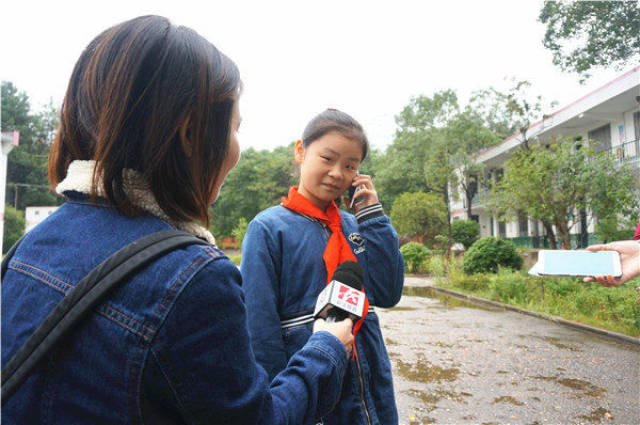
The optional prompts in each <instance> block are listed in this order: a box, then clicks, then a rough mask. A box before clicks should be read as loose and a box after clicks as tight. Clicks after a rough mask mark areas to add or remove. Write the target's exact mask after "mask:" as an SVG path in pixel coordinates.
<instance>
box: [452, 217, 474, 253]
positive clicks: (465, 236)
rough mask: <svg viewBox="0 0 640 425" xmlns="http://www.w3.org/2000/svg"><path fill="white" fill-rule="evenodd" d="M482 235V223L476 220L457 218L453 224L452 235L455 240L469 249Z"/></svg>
mask: <svg viewBox="0 0 640 425" xmlns="http://www.w3.org/2000/svg"><path fill="white" fill-rule="evenodd" d="M479 235H480V225H479V224H478V222H477V221H474V220H456V221H454V222H453V223H452V224H451V237H452V238H453V241H454V242H457V243H461V244H462V245H464V249H469V247H470V246H471V245H473V243H474V242H475V241H476V240H477V239H478V236H479Z"/></svg>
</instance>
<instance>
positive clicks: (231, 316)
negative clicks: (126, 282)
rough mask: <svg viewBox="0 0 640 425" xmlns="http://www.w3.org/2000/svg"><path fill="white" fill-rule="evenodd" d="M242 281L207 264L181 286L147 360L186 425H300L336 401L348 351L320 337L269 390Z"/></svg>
mask: <svg viewBox="0 0 640 425" xmlns="http://www.w3.org/2000/svg"><path fill="white" fill-rule="evenodd" d="M240 279H241V277H240V273H239V271H238V269H237V268H236V267H235V265H233V263H231V262H230V261H229V260H228V259H226V258H224V257H222V258H218V259H216V260H213V261H212V262H210V263H209V264H207V265H206V266H205V267H203V269H202V270H200V271H199V272H198V273H197V274H196V275H195V276H194V278H193V279H192V281H191V282H189V284H188V285H187V286H186V287H185V289H184V290H183V292H182V293H181V294H180V296H179V297H178V299H177V300H176V302H175V304H174V306H173V308H172V310H171V311H170V313H169V314H168V316H167V317H166V319H165V322H164V323H163V325H162V327H161V329H160V330H159V331H158V333H157V335H156V337H155V338H154V341H153V344H152V353H151V354H152V357H153V358H154V360H155V362H156V365H157V368H158V369H160V371H161V373H160V374H156V375H154V376H161V377H162V381H163V382H156V383H150V385H154V384H155V385H165V386H168V387H169V388H170V392H171V393H172V394H173V400H174V402H175V404H176V407H177V409H178V411H179V412H180V416H182V419H183V420H184V421H185V422H187V423H224V424H258V423H260V424H291V425H293V424H302V423H306V422H308V421H311V420H314V419H315V418H317V417H318V416H320V415H323V414H325V413H326V412H327V411H328V410H330V409H331V408H332V407H333V406H334V404H335V403H336V402H337V400H338V397H339V395H340V388H341V384H340V383H341V382H342V380H343V378H344V372H345V368H346V364H347V355H346V350H345V349H344V347H343V346H342V344H341V343H340V341H339V340H338V339H337V338H336V337H334V336H333V335H331V334H328V333H326V332H318V333H317V334H314V335H313V336H312V337H311V338H310V339H309V341H308V343H307V344H306V345H305V346H304V348H302V349H301V350H300V351H298V353H296V354H295V355H294V356H293V357H292V358H291V360H290V361H289V364H288V365H287V367H286V368H285V369H284V370H283V371H282V372H281V373H280V374H279V375H278V376H277V377H276V378H275V380H274V381H273V382H272V383H271V384H270V383H269V379H268V377H267V373H266V372H265V370H264V369H263V368H262V367H261V366H259V365H258V364H257V363H256V359H255V357H254V354H253V351H252V349H251V343H250V338H249V332H248V330H247V316H246V311H245V305H244V301H243V293H242V288H241V287H240V282H241V280H240Z"/></svg>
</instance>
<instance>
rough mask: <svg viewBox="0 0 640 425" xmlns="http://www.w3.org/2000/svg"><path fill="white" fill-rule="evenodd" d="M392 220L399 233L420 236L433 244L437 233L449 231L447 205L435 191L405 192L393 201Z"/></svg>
mask: <svg viewBox="0 0 640 425" xmlns="http://www.w3.org/2000/svg"><path fill="white" fill-rule="evenodd" d="M391 222H392V223H393V226H394V227H395V229H396V230H397V232H398V233H399V234H401V235H404V236H409V237H415V236H420V237H423V240H424V242H425V243H429V244H432V243H433V240H434V238H435V236H436V235H440V234H443V233H446V231H447V214H446V206H445V205H444V203H443V202H442V198H441V197H440V196H437V195H435V194H433V193H424V192H415V193H404V194H402V195H400V196H399V197H398V198H397V199H396V201H395V202H394V203H393V208H392V209H391Z"/></svg>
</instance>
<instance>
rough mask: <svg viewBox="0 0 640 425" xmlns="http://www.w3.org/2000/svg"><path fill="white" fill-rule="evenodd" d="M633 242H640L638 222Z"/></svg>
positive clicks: (639, 223) (639, 224)
mask: <svg viewBox="0 0 640 425" xmlns="http://www.w3.org/2000/svg"><path fill="white" fill-rule="evenodd" d="M633 240H636V241H640V221H638V228H637V229H636V234H635V235H634V236H633Z"/></svg>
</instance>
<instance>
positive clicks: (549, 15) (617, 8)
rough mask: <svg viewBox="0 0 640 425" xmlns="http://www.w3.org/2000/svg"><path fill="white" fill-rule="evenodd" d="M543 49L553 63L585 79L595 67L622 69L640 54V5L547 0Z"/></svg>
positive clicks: (631, 2) (629, 2) (543, 17)
mask: <svg viewBox="0 0 640 425" xmlns="http://www.w3.org/2000/svg"><path fill="white" fill-rule="evenodd" d="M538 19H539V21H540V22H542V23H543V24H546V26H547V29H546V33H545V35H544V39H543V44H544V47H546V48H547V49H549V50H551V52H553V63H554V64H555V65H558V66H559V67H560V68H561V69H562V70H563V71H571V72H577V73H578V74H580V75H581V76H582V77H583V81H584V79H586V78H588V77H589V74H588V71H589V70H590V69H591V68H593V67H596V66H602V67H607V66H615V67H616V68H618V69H619V68H621V67H622V66H624V65H625V64H627V63H632V61H633V60H634V59H637V58H638V57H639V52H640V6H639V3H638V1H637V0H633V1H628V0H627V1H571V2H568V1H545V2H544V5H543V7H542V10H541V11H540V15H539V17H538Z"/></svg>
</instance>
